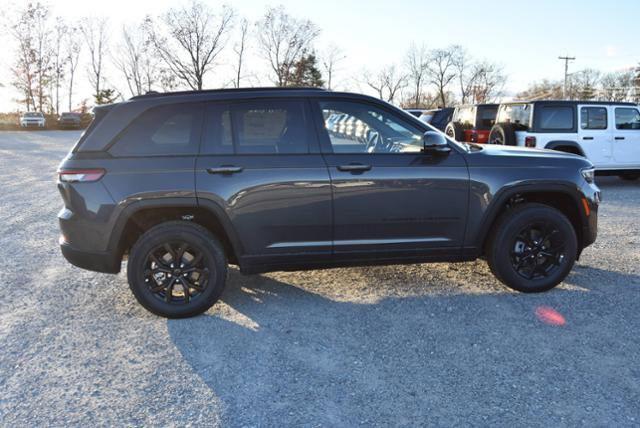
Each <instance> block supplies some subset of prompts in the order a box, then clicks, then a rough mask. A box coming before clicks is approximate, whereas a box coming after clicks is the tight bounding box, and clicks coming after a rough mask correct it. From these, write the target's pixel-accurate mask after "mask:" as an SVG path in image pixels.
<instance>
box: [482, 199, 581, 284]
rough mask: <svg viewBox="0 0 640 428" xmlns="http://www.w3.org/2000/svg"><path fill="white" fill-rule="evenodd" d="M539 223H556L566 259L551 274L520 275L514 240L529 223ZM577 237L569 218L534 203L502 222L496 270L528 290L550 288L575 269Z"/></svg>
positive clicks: (494, 256)
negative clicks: (513, 260) (530, 277)
mask: <svg viewBox="0 0 640 428" xmlns="http://www.w3.org/2000/svg"><path fill="white" fill-rule="evenodd" d="M536 222H548V223H552V224H553V225H554V226H555V227H556V228H558V230H559V231H560V232H561V233H562V235H563V242H564V244H565V258H564V260H563V262H562V265H561V266H560V268H559V269H557V270H555V271H554V272H553V273H552V274H551V275H550V276H549V277H546V278H542V279H534V280H528V279H526V278H523V277H522V276H520V275H519V274H518V273H517V272H516V270H515V268H514V267H513V265H512V263H511V250H512V245H513V241H514V239H515V237H516V235H517V234H518V233H520V231H521V230H522V229H524V228H525V227H526V226H527V225H529V224H531V223H536ZM577 246H578V243H577V237H576V234H575V231H574V229H573V226H572V225H571V223H570V222H569V220H568V219H567V218H566V217H565V216H564V215H563V214H562V213H561V212H560V211H557V210H555V209H554V208H551V207H544V206H533V207H529V208H526V209H522V210H520V211H519V212H517V213H514V214H513V215H511V216H509V217H507V218H506V219H505V220H504V222H502V224H501V225H500V227H499V228H498V230H497V233H496V235H495V238H494V241H493V248H492V249H491V251H492V254H491V256H492V257H491V260H490V263H491V264H492V270H494V272H495V274H496V276H497V277H498V279H499V280H500V281H502V282H503V283H505V284H506V285H507V286H508V287H510V288H512V289H514V290H517V291H522V292H525V293H535V292H541V291H546V290H549V289H551V288H553V287H555V286H556V285H558V284H559V283H560V282H562V281H563V280H564V279H565V278H566V276H567V275H568V274H569V272H570V271H571V269H572V267H573V264H574V263H575V260H576V255H577V250H578V248H577Z"/></svg>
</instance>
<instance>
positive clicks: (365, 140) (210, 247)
mask: <svg viewBox="0 0 640 428" xmlns="http://www.w3.org/2000/svg"><path fill="white" fill-rule="evenodd" d="M338 117H340V118H341V119H342V118H346V122H348V123H350V124H351V125H350V126H344V127H343V126H330V127H329V128H330V129H327V124H328V123H331V118H333V119H336V118H338ZM58 187H59V190H60V193H61V194H62V198H63V200H64V208H63V209H62V210H61V211H60V213H59V216H58V217H59V222H60V229H61V231H62V234H61V237H60V245H61V247H62V252H63V254H64V256H65V257H66V258H67V260H69V261H70V262H71V263H73V264H74V265H76V266H80V267H82V268H85V269H90V270H94V271H99V272H107V273H117V272H119V271H120V268H121V264H122V261H123V260H127V276H128V280H129V284H130V287H131V290H132V292H133V294H134V295H135V297H136V298H137V299H138V301H139V302H140V303H141V304H142V305H143V306H144V307H145V308H147V309H148V310H150V311H151V312H153V313H155V314H159V315H162V316H166V317H187V316H192V315H195V314H198V313H201V312H203V311H206V310H207V309H208V308H209V307H211V306H212V305H213V304H214V303H215V302H216V300H217V299H218V298H219V297H220V295H221V293H222V291H223V288H224V285H225V280H226V276H227V265H228V264H234V265H237V266H238V267H239V269H240V270H241V271H242V272H245V273H259V272H268V271H274V270H302V269H315V268H323V267H333V266H352V265H369V264H392V263H422V262H460V261H468V260H474V259H476V258H479V257H484V258H486V260H487V261H488V263H489V266H490V268H491V270H492V271H493V273H494V274H495V275H496V277H497V278H498V279H499V280H500V281H502V282H503V283H504V284H506V285H507V286H509V287H511V288H513V289H516V290H520V291H523V292H540V291H544V290H548V289H550V288H552V287H554V286H555V285H557V284H558V283H560V282H561V281H562V280H563V279H564V278H565V277H566V276H567V274H568V273H569V271H570V270H571V268H572V266H573V264H574V261H575V260H576V258H577V257H578V256H579V255H580V252H581V251H582V250H583V249H584V248H585V247H586V246H588V245H590V244H591V243H593V242H594V240H595V238H596V228H597V227H596V225H597V208H598V203H599V191H598V188H597V187H596V186H595V184H594V183H593V167H592V165H591V163H590V162H589V161H588V160H586V159H584V158H583V157H580V156H576V155H573V154H567V153H560V152H556V151H551V150H540V149H526V148H518V147H505V146H486V145H484V146H479V145H475V144H466V143H457V142H455V141H453V140H451V139H448V138H447V137H446V136H444V135H443V134H442V133H439V132H436V131H434V129H433V128H431V127H430V126H429V125H427V124H425V123H424V122H422V121H420V120H418V119H417V118H415V117H414V116H412V115H410V114H408V113H406V112H403V111H402V110H400V109H398V108H395V107H393V106H391V105H389V104H387V103H385V102H382V101H380V100H378V99H375V98H371V97H368V96H364V95H358V94H352V93H340V92H329V91H324V90H317V89H282V88H278V89H275V88H260V89H234V90H212V91H199V92H176V93H166V94H157V93H153V94H148V95H143V96H138V97H134V98H132V99H131V100H129V101H126V102H122V103H118V104H113V105H109V106H103V107H98V108H96V109H95V118H94V121H93V123H92V124H91V125H90V127H89V129H88V130H87V131H86V132H85V134H84V135H83V136H82V137H81V138H80V140H79V141H78V143H77V144H76V145H75V147H74V148H73V149H72V150H71V152H70V153H69V155H68V156H67V157H66V158H65V159H64V160H63V161H62V163H61V165H60V167H59V171H58Z"/></svg>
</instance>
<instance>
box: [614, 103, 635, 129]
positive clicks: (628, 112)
mask: <svg viewBox="0 0 640 428" xmlns="http://www.w3.org/2000/svg"><path fill="white" fill-rule="evenodd" d="M616 129H627V130H629V129H631V130H640V113H638V110H637V109H635V108H617V109H616Z"/></svg>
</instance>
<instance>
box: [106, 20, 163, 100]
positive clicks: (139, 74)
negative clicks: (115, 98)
mask: <svg viewBox="0 0 640 428" xmlns="http://www.w3.org/2000/svg"><path fill="white" fill-rule="evenodd" d="M113 62H114V64H115V65H116V67H117V68H118V69H119V70H120V72H121V73H122V75H123V76H124V78H125V81H126V82H127V87H128V88H129V92H131V95H132V96H136V95H142V94H144V93H146V92H149V91H151V90H152V89H153V87H154V85H156V83H158V82H159V81H160V80H161V77H160V73H162V68H161V67H160V64H158V62H159V61H158V59H157V58H156V57H155V56H154V55H152V52H151V45H150V42H149V41H148V40H146V38H145V34H144V31H142V30H140V29H138V28H133V27H129V28H128V27H126V26H123V27H122V41H121V43H120V44H119V45H118V49H117V54H116V55H114V57H113Z"/></svg>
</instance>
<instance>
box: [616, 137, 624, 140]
mask: <svg viewBox="0 0 640 428" xmlns="http://www.w3.org/2000/svg"><path fill="white" fill-rule="evenodd" d="M616 140H624V137H616Z"/></svg>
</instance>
